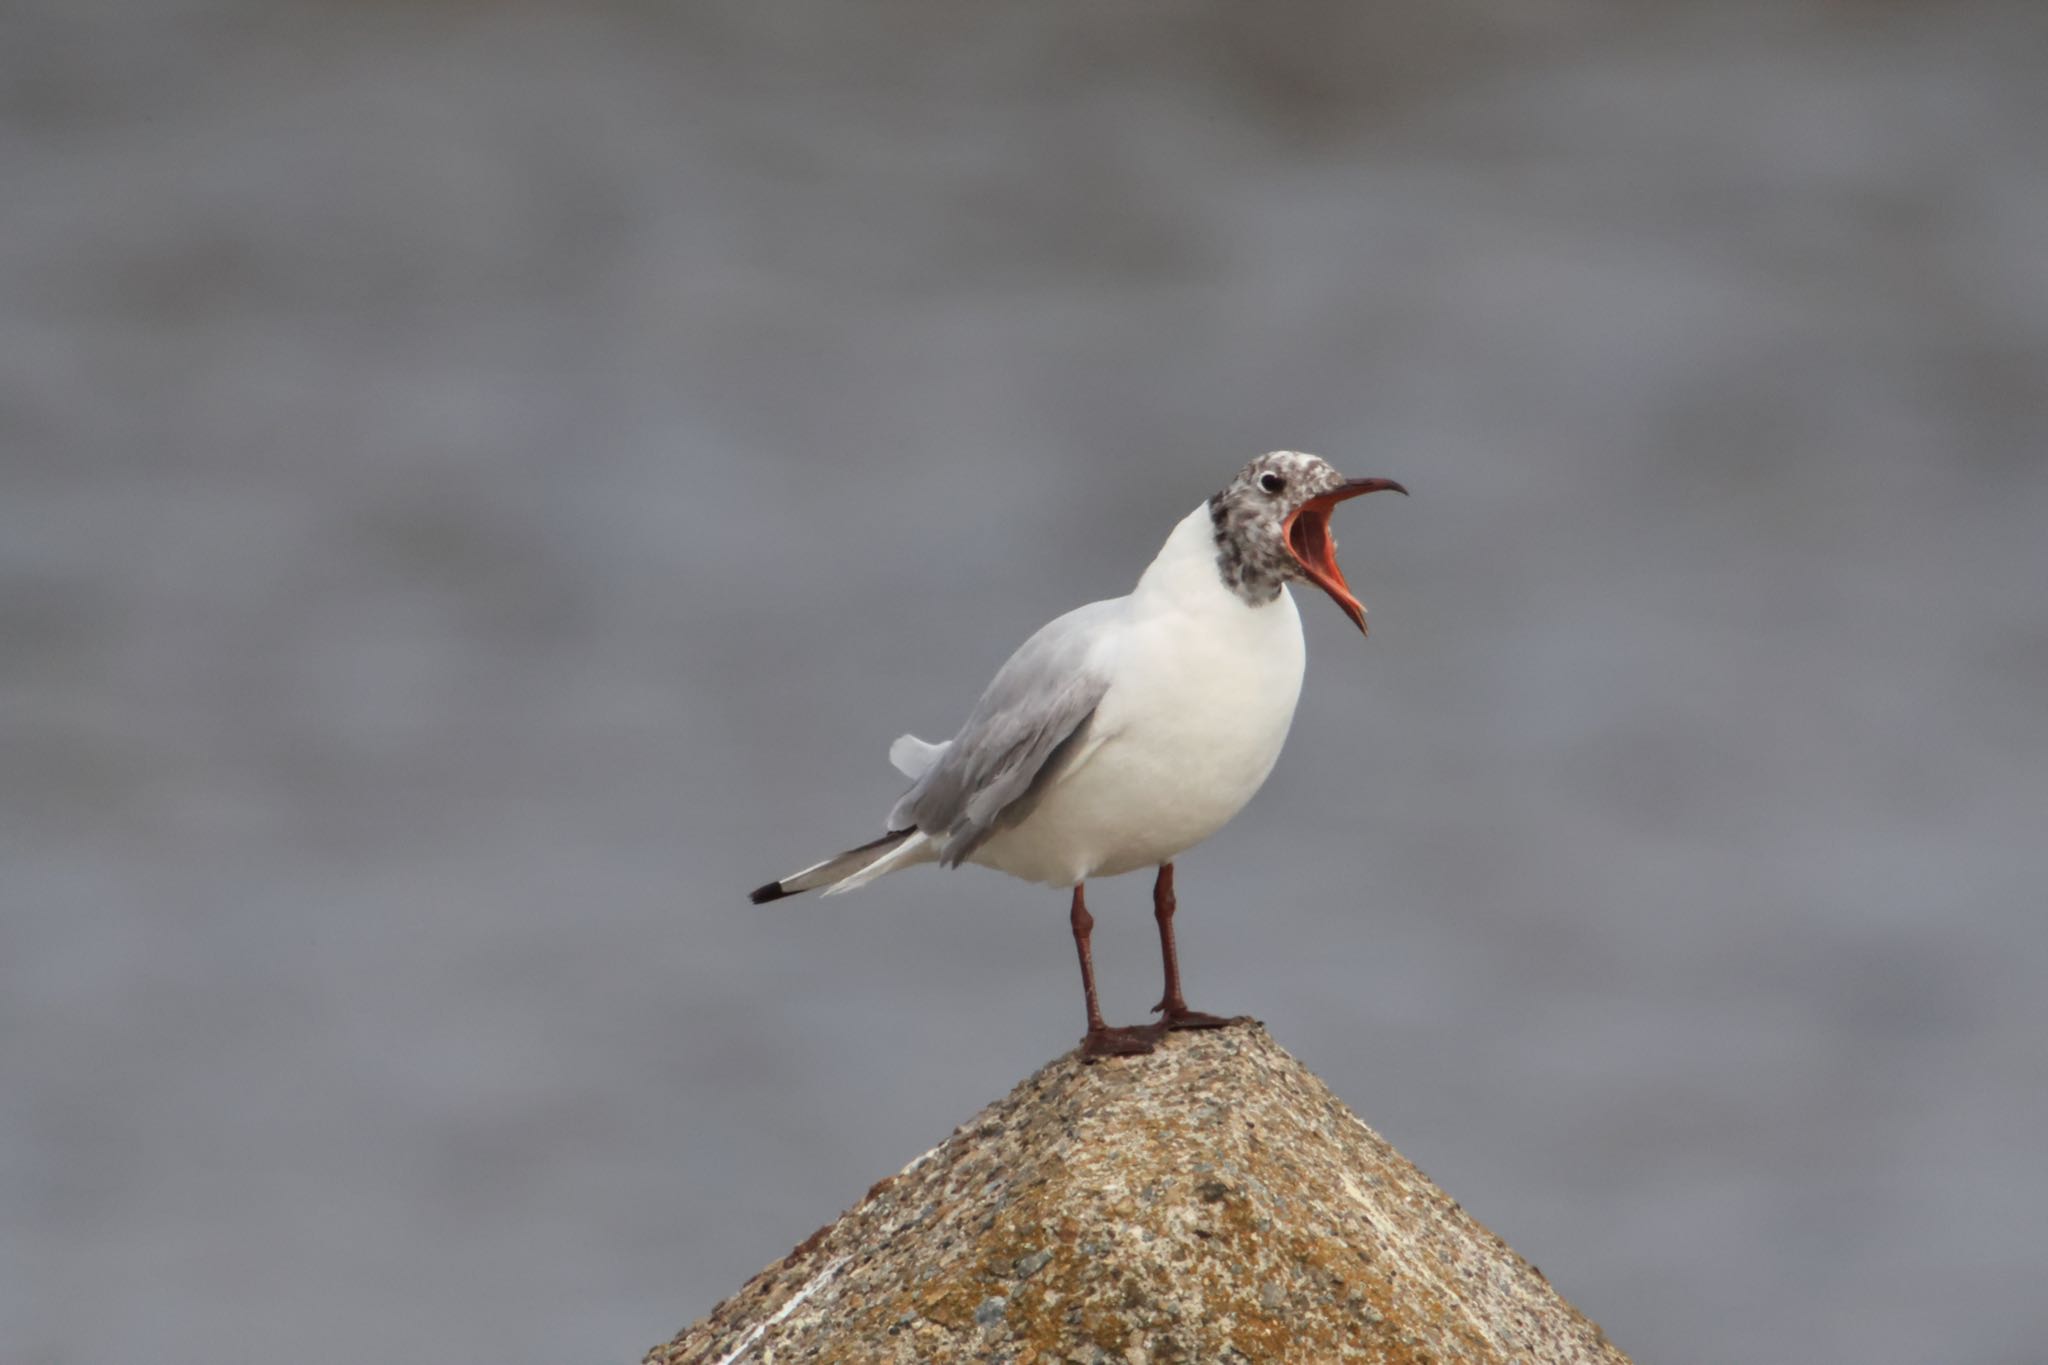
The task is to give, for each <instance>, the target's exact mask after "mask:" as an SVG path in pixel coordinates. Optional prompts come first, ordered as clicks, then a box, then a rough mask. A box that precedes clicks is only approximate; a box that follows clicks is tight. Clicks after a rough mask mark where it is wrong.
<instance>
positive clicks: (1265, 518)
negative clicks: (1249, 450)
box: [1209, 450, 1408, 631]
mask: <svg viewBox="0 0 2048 1365" xmlns="http://www.w3.org/2000/svg"><path fill="white" fill-rule="evenodd" d="M1388 488H1391V489H1392V490H1394V491H1395V492H1396V493H1406V492H1407V491H1408V490H1407V489H1405V488H1403V487H1401V485H1400V484H1398V483H1395V482H1394V481H1393V480H1392V479H1347V478H1345V477H1344V476H1343V475H1342V474H1339V473H1338V472H1337V471H1336V470H1334V469H1332V468H1330V466H1329V464H1328V463H1326V462H1325V461H1324V460H1323V459H1322V457H1321V456H1317V455H1307V454H1304V453H1302V452H1301V451H1297V450H1275V451H1272V452H1270V453H1268V454H1265V455H1261V456H1259V458H1258V459H1256V460H1253V461H1252V462H1251V463H1250V464H1248V465H1246V466H1245V467H1244V468H1243V469H1242V470H1240V471H1238V475H1237V477H1236V478H1235V479H1232V480H1231V481H1230V486H1229V487H1228V488H1225V489H1224V490H1223V491H1222V492H1220V493H1218V494H1217V495H1216V496H1215V497H1213V498H1211V499H1209V519H1210V520H1211V521H1212V522H1214V523H1215V526H1216V567H1217V569H1218V570H1219V571H1220V572H1221V573H1222V575H1223V581H1224V582H1225V583H1226V584H1228V585H1229V586H1230V588H1231V590H1232V591H1234V592H1236V593H1237V594H1238V596H1240V597H1242V598H1244V599H1245V600H1246V601H1248V602H1253V603H1263V602H1270V601H1272V600H1273V598H1275V597H1276V596H1278V595H1279V593H1280V588H1281V586H1282V585H1283V584H1285V583H1287V582H1289V581H1290V580H1293V579H1298V578H1306V579H1307V580H1308V581H1309V582H1311V583H1313V584H1315V585H1316V586H1317V587H1319V588H1321V589H1322V590H1323V591H1324V592H1326V593H1328V594H1330V600H1331V601H1333V602H1335V603H1336V604H1337V605H1338V606H1339V607H1342V608H1343V609H1344V614H1345V615H1346V616H1349V617H1350V618H1351V619H1352V621H1353V622H1355V623H1356V624H1357V626H1358V628H1359V630H1360V631H1363V630H1364V629H1365V607H1364V606H1363V605H1361V604H1360V603H1359V600H1358V599H1357V598H1356V597H1354V596H1352V593H1351V586H1350V585H1349V584H1348V583H1346V582H1345V581H1344V571H1343V570H1342V569H1340V568H1338V567H1337V537H1336V535H1335V534H1333V533H1332V532H1331V530H1330V512H1331V511H1332V510H1333V509H1334V508H1335V507H1336V506H1337V504H1338V503H1340V502H1342V501H1344V500H1345V499H1346V498H1355V497H1357V496H1358V495H1359V494H1361V493H1377V492H1379V491H1381V490H1382V489H1388Z"/></svg>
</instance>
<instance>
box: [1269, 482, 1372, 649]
mask: <svg viewBox="0 0 2048 1365" xmlns="http://www.w3.org/2000/svg"><path fill="white" fill-rule="evenodd" d="M1336 502H1337V500H1336V499H1334V498H1333V499H1330V500H1329V501H1327V502H1325V501H1324V500H1323V499H1321V498H1317V499H1312V500H1311V501H1309V502H1307V503H1305V504H1303V506H1302V508H1301V510H1300V511H1298V512H1296V513H1295V514H1294V516H1293V517H1292V518H1291V519H1290V520H1289V521H1288V523H1287V547H1288V548H1289V549H1291V550H1293V551H1294V557H1295V558H1296V559H1298V560H1300V561H1301V567H1302V570H1303V571H1304V572H1305V573H1307V574H1308V576H1309V578H1310V580H1311V581H1313V582H1314V583H1315V585H1316V586H1317V587H1319V588H1321V589H1322V590H1323V591H1324V592H1326V593H1328V594H1330V600H1331V601H1333V602H1335V603H1336V604H1337V605H1338V606H1339V607H1341V608H1343V610H1344V614H1345V615H1346V616H1348V617H1350V618H1351V620H1352V622H1353V623H1354V624H1356V625H1357V627H1358V628H1359V630H1360V631H1363V630H1364V629H1365V606H1364V604H1362V603H1361V602H1360V601H1359V600H1358V599H1357V598H1356V597H1354V596H1352V595H1351V585H1350V584H1349V583H1346V582H1345V581H1344V571H1343V570H1342V569H1340V568H1338V567H1337V541H1336V538H1335V537H1334V536H1332V535H1331V534H1330V509H1331V508H1332V507H1334V506H1336Z"/></svg>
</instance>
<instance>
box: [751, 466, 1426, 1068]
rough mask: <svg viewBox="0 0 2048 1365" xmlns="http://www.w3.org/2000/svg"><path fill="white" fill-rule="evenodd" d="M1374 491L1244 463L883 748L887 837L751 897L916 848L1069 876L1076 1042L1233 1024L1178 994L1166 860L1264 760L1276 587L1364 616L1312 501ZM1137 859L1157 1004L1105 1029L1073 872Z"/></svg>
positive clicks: (1248, 786) (1088, 1049)
mask: <svg viewBox="0 0 2048 1365" xmlns="http://www.w3.org/2000/svg"><path fill="white" fill-rule="evenodd" d="M1382 489H1392V490H1394V491H1395V492H1397V493H1406V492H1407V491H1408V490H1407V489H1405V488H1403V487H1401V485H1400V484H1398V483H1395V482H1394V481H1393V480H1392V479H1346V478H1344V476H1343V475H1341V474H1339V473H1337V471H1336V470H1334V469H1332V468H1330V466H1329V465H1328V464H1327V463H1325V462H1324V461H1323V460H1322V459H1321V458H1319V457H1318V456H1315V455H1307V454H1303V453H1301V452H1299V451H1292V450H1276V451H1273V452H1272V453H1270V454H1267V455H1261V456H1260V457H1259V458H1258V459H1256V460H1253V461H1252V462H1251V463H1250V464H1248V465H1246V466H1245V467H1244V469H1243V470H1241V471H1240V472H1239V473H1238V476H1237V477H1236V478H1235V479H1233V480H1231V482H1230V486H1229V487H1227V488H1225V489H1224V490H1223V491H1222V492H1220V493H1218V494H1216V496H1214V497H1212V498H1210V499H1209V500H1208V501H1206V502H1204V503H1203V504H1202V505H1201V506H1200V507H1197V508H1196V509H1195V510H1194V511H1192V512H1190V513H1188V515H1187V516H1186V517H1184V518H1182V519H1181V522H1180V524H1179V525H1178V526H1176V527H1174V528H1173V533H1172V534H1171V535H1169V536H1168V537H1167V538H1166V544H1165V545H1164V546H1162V547H1161V548H1160V551H1159V553H1158V555H1157V556H1156V557H1155V558H1154V559H1153V560H1152V563H1151V564H1150V565H1149V566H1148V567H1147V568H1146V570H1145V572H1144V574H1143V575H1142V576H1141V577H1140V578H1139V579H1138V586H1137V587H1135V588H1133V589H1132V590H1131V592H1130V594H1129V595H1128V596H1125V597H1117V598H1112V599H1111V600H1109V601H1107V602H1091V603H1090V604H1088V605H1087V606H1085V607H1078V608H1076V609H1075V610H1073V611H1070V612H1068V613H1067V614H1066V615H1065V616H1062V617H1060V618H1058V619H1057V620H1055V621H1052V622H1050V623H1049V624H1047V625H1046V626H1045V627H1044V628H1043V629H1041V630H1040V631H1039V632H1038V633H1037V634H1036V635H1033V636H1032V637H1031V638H1030V639H1029V640H1026V641H1025V642H1024V645H1023V647H1022V648H1021V649H1019V650H1018V651H1017V652H1016V653H1015V654H1013V655H1011V656H1010V660H1009V662H1008V663H1006V664H1004V665H1003V667H1002V669H1001V671H999V672H998V673H997V674H996V676H995V680H994V681H993V682H991V683H990V684H989V685H988V690H987V691H986V692H983V693H982V694H981V700H980V701H979V702H977V703H975V707H974V710H973V712H972V713H971V714H970V715H969V716H968V717H967V723H966V724H965V725H963V726H961V727H960V733H959V734H957V735H955V736H953V738H951V739H949V740H947V741H945V742H944V743H943V744H927V743H925V742H924V741H923V740H921V739H919V738H917V737H916V736H915V735H904V736H903V737H902V738H900V739H898V740H897V741H896V742H895V743H894V744H893V745H891V746H890V748H889V761H890V762H891V763H893V764H894V765H895V766H896V767H897V769H898V770H899V771H901V772H902V773H903V775H904V776H905V777H908V778H910V779H911V782H912V786H911V788H910V790H909V791H907V792H905V793H904V795H903V798H902V799H901V800H900V801H898V802H897V803H896V805H895V808H894V809H892V810H891V811H890V812H889V821H888V824H887V826H886V828H887V830H888V832H887V833H886V834H884V835H883V836H882V837H881V838H879V839H877V840H875V841H874V842H873V843H868V844H862V845H861V846H860V847H859V848H854V849H849V850H847V851H846V852H844V853H841V854H840V855H838V856H837V857H834V858H828V859H826V860H825V861H824V862H822V863H818V864H816V865H815V866H812V867H807V868H805V869H804V870H803V871H801V872H796V873H792V874H791V875H790V876H787V877H784V878H783V879H782V880H780V881H776V882H770V883H768V885H766V886H764V887H761V888H760V889H759V890H757V891H755V892H754V893H753V899H754V902H755V903H756V904H760V903H761V902H764V901H772V900H778V899H780V898H781V897H783V896H790V895H795V894H796V893H797V892H799V891H810V890H814V889H819V888H822V889H823V891H824V893H825V894H826V895H828V896H830V895H835V894H837V893H839V892H841V891H851V890H853V889H854V888H855V887H857V886H865V885H867V884H868V883H869V882H871V881H873V880H874V879H875V878H877V877H880V876H882V875H883V874H885V873H889V872H894V871H896V870H898V869H899V868H905V867H912V866H915V865H916V864H918V863H929V862H937V863H941V864H943V865H945V866H947V867H955V866H958V865H959V864H961V863H963V862H968V863H979V864H981V865H982V866H984V867H992V868H995V869H996V870H997V871H999V872H1007V873H1009V874H1010V875H1011V876H1013V877H1022V878H1023V879H1025V880H1026V881H1033V882H1043V883H1044V884H1046V885H1048V886H1057V887H1071V888H1072V889H1073V901H1072V907H1071V912H1070V921H1071V924H1072V926H1073V931H1074V945H1075V947H1076V948H1077V949H1078V950H1079V952H1080V955H1081V984H1082V987H1083V989H1084V990H1085V991H1086V993H1087V1001H1088V1033H1087V1036H1086V1037H1085V1038H1083V1040H1082V1051H1083V1052H1084V1053H1085V1054H1087V1055H1089V1056H1099V1055H1103V1054H1107V1053H1138V1052H1149V1051H1151V1050H1152V1047H1153V1045H1154V1044H1155V1043H1156V1042H1157V1040H1158V1037H1159V1035H1160V1033H1161V1031H1163V1030H1165V1029H1181V1028H1215V1027H1219V1026H1221V1025H1223V1024H1227V1023H1229V1022H1231V1021H1230V1020H1228V1019H1223V1018H1219V1017H1218V1016H1216V1015H1213V1014H1203V1013H1201V1012H1199V1011H1196V1010H1191V1009H1189V1008H1188V1006H1187V1002H1186V1001H1185V1000H1183V999H1182V998H1181V989H1180V964H1179V961H1178V958H1177V956H1176V953H1175V950H1174V940H1173V912H1174V895H1173V860H1174V858H1176V857H1177V856H1179V855H1180V854H1181V853H1182V852H1184V851H1186V850H1187V849H1190V848H1192V847H1194V846H1195V845H1196V844H1198V843H1200V842H1202V840H1204V839H1206V838H1208V837H1209V836H1210V835H1211V834H1214V833H1215V832H1216V831H1217V830H1219V829H1221V828H1222V827H1223V826H1224V824H1225V823H1227V822H1228V821H1229V819H1230V818H1231V817H1232V816H1233V815H1236V814H1237V813H1238V811H1240V810H1242V809H1243V808H1244V804H1245V803H1246V802H1247V801H1249V800H1251V798H1252V794H1253V793H1254V792H1256V791H1258V789H1259V787H1260V786H1261V785H1262V784H1263V783H1264V782H1265V780H1266V774H1268V773H1270V772H1271V771H1272V770H1273V764H1274V762H1275V761H1276V760H1277V759H1278V758H1279V757H1280V746H1281V745H1282V744H1283V743H1284V742H1285V741H1286V739H1287V729H1288V726H1289V725H1290V724H1291V723H1292V722H1293V720H1294V705H1295V702H1296V701H1297V700H1298V699H1299V697H1300V695H1301V674H1302V663H1303V649H1302V639H1301V617H1300V615H1299V614H1298V613H1297V612H1296V611H1295V609H1294V601H1293V598H1292V597H1291V596H1290V595H1289V594H1288V591H1287V585H1288V583H1290V582H1292V581H1294V580H1296V579H1304V578H1305V579H1307V580H1308V581H1309V582H1311V583H1314V584H1315V585H1316V586H1317V587H1319V588H1321V589H1322V590H1323V591H1324V592H1326V593H1328V594H1329V595H1330V597H1331V598H1332V599H1333V600H1334V601H1335V602H1336V603H1337V605H1338V606H1339V607H1342V608H1343V609H1344V614H1345V615H1347V616H1349V617H1350V618H1351V619H1352V620H1353V621H1354V622H1356V623H1357V625H1358V628H1359V630H1360V631H1363V630H1364V629H1365V608H1364V607H1363V606H1361V605H1360V604H1359V601H1358V599H1357V598H1356V597H1355V596H1353V595H1352V592H1351V588H1350V585H1348V584H1347V583H1345V581H1344V574H1343V571H1342V570H1340V569H1339V568H1338V567H1337V556H1336V548H1337V541H1336V538H1335V537H1334V536H1333V535H1332V534H1331V532H1330V513H1331V511H1332V509H1334V508H1335V507H1336V505H1337V504H1338V503H1340V502H1342V501H1344V500H1345V499H1346V498H1353V497H1357V496H1358V495H1359V494H1361V493H1374V492H1378V491H1380V490H1382ZM1141 867H1156V868H1158V869H1159V872H1158V878H1157V880H1156V881H1155V882H1154V884H1153V890H1152V909H1153V916H1154V918H1155V919H1156V920H1157V921H1158V924H1159V947H1160V953H1161V956H1162V957H1163V958H1164V959H1165V964H1166V991H1165V994H1164V995H1163V996H1162V997H1161V999H1160V1001H1159V1003H1158V1004H1157V1005H1155V1006H1153V1009H1154V1010H1155V1011H1156V1012H1158V1013H1159V1014H1160V1016H1161V1018H1160V1021H1159V1022H1158V1023H1157V1024H1153V1025H1150V1026H1145V1027H1138V1028H1110V1027H1108V1026H1107V1025H1105V1024H1104V1023H1103V1021H1102V1009H1101V1006H1100V1005H1099V1004H1098V1003H1097V1001H1096V998H1095V966H1094V962H1093V959H1092V958H1091V956H1090V953H1089V947H1088V940H1089V934H1090V932H1091V931H1092V930H1093V929H1094V927H1095V920H1094V917H1093V916H1091V915H1090V914H1089V913H1088V906H1087V903H1086V901H1085V900H1084V899H1083V895H1082V887H1083V884H1084V883H1085V882H1087V880H1088V879H1089V878H1091V877H1113V876H1116V875H1117V874H1118V873H1122V872H1131V871H1134V870H1136V869H1138V868H1141Z"/></svg>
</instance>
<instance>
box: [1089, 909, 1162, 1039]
mask: <svg viewBox="0 0 2048 1365" xmlns="http://www.w3.org/2000/svg"><path fill="white" fill-rule="evenodd" d="M1068 920H1069V922H1070V923H1071V924H1072V925H1073V927H1074V948H1075V950H1076V951H1077V952H1079V953H1080V955H1081V989H1082V990H1083V991H1085V992H1087V995H1088V1033H1087V1036H1085V1037H1084V1038H1082V1039H1081V1055H1082V1056H1083V1057H1091V1058H1092V1057H1112V1056H1131V1055H1135V1054H1137V1053H1141V1052H1150V1051H1151V1050H1152V1049H1153V1048H1154V1047H1155V1046H1157V1044H1158V1039H1159V1030H1158V1029H1157V1028H1111V1027H1109V1025H1107V1024H1105V1023H1103V1022H1102V1006H1101V1004H1100V1003H1098V1002H1097V1001H1096V999H1095V957H1094V954H1092V953H1090V952H1089V950H1088V939H1089V936H1090V935H1091V934H1093V933H1094V932H1095V916H1093V915H1091V914H1089V913H1088V902H1087V901H1085V900H1083V899H1082V897H1081V884H1080V883H1079V882H1076V883H1075V884H1074V906H1073V909H1072V911H1071V912H1070V913H1069V915H1068Z"/></svg>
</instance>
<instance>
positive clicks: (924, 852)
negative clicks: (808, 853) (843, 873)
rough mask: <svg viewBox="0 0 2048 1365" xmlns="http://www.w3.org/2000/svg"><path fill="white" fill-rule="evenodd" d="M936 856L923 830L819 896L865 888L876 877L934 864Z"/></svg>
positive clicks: (827, 888) (929, 839) (937, 854)
mask: <svg viewBox="0 0 2048 1365" xmlns="http://www.w3.org/2000/svg"><path fill="white" fill-rule="evenodd" d="M938 856H939V853H938V850H937V849H935V848H933V847H932V841H931V836H930V835H928V834H926V833H925V832H924V831H923V830H919V831H917V832H916V833H915V834H913V835H911V836H910V837H909V838H908V839H905V840H904V841H903V842H902V843H900V844H898V845H896V847H894V848H892V849H890V850H889V851H888V852H886V853H884V854H883V855H882V856H881V857H879V858H877V859H875V860H874V861H873V862H871V863H869V864H868V865H867V866H866V867H863V868H861V869H860V870H859V871H857V872H855V873H854V874H853V875H852V876H849V877H844V878H842V879H840V880H839V881H836V882H834V883H832V885H830V886H828V887H826V888H825V889H824V891H823V892H822V893H821V894H823V895H827V896H836V895H838V894H839V893H841V892H842V891H852V890H854V889H856V888H858V887H863V886H866V885H867V884H868V883H869V882H871V881H873V880H875V878H877V877H886V876H888V875H889V874H890V873H891V872H894V871H896V870H897V869H898V868H904V867H915V866H916V865H917V864H919V863H929V862H934V861H936V860H937V859H938Z"/></svg>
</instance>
